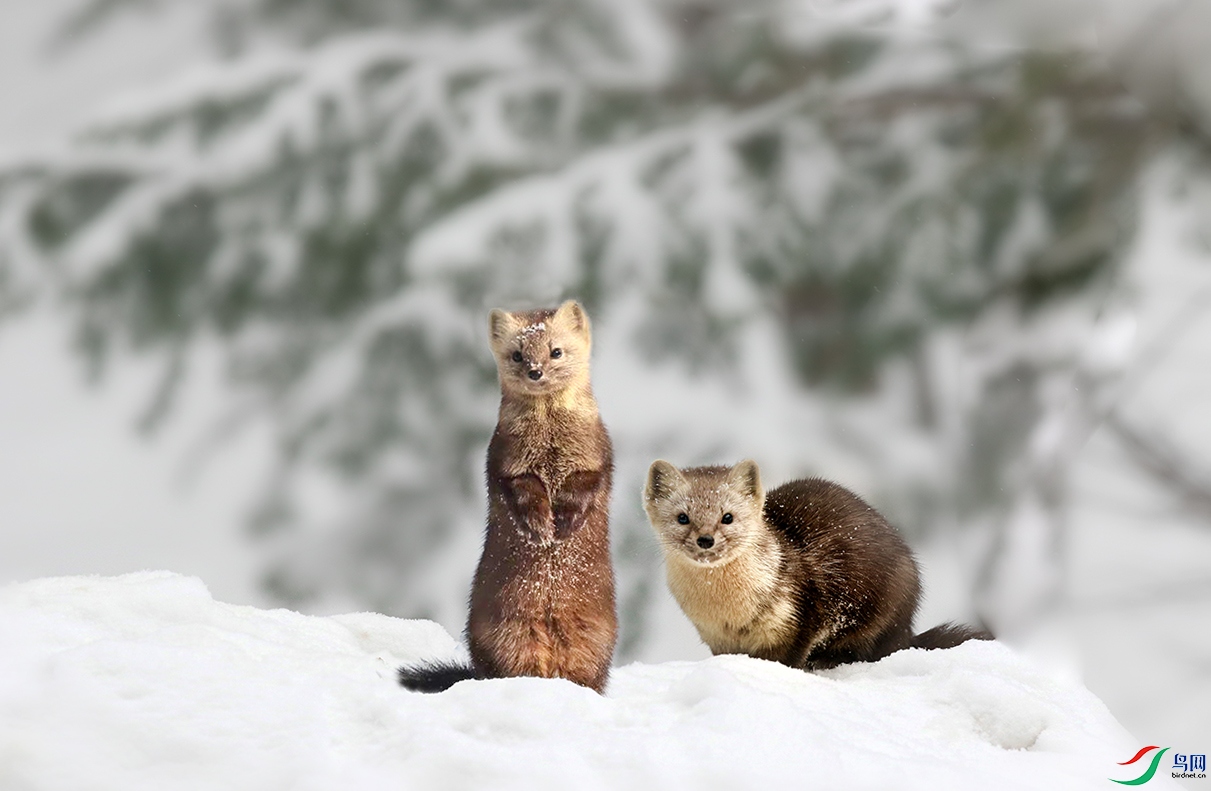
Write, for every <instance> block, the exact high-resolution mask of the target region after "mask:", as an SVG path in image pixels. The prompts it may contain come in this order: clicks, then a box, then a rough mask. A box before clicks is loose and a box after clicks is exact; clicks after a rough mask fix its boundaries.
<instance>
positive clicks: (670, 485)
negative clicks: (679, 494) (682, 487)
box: [643, 459, 685, 504]
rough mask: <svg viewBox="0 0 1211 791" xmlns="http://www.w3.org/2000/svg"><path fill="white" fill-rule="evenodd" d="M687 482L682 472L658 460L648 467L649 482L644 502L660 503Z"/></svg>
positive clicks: (645, 490)
mask: <svg viewBox="0 0 1211 791" xmlns="http://www.w3.org/2000/svg"><path fill="white" fill-rule="evenodd" d="M684 480H685V477H684V476H683V475H682V474H681V471H680V470H678V469H677V468H676V467H674V466H673V465H672V464H669V463H668V462H667V461H665V460H664V459H657V460H656V461H654V462H652V466H651V467H648V480H647V483H646V484H644V486H643V501H644V503H647V504H652V503H658V502H660V501H661V500H663V499H664V498H666V497H668V496H669V495H670V494H672V493H673V489H674V488H675V487H676V486H677V485H678V484H680V483H682V482H683V481H684Z"/></svg>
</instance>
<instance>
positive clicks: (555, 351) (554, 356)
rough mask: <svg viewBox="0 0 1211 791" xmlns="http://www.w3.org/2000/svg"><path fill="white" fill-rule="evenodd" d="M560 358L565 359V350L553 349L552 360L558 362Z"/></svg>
mask: <svg viewBox="0 0 1211 791" xmlns="http://www.w3.org/2000/svg"><path fill="white" fill-rule="evenodd" d="M560 357H563V349H552V350H551V359H552V360H558V359H559V358H560Z"/></svg>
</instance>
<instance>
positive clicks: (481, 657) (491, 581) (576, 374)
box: [401, 302, 617, 692]
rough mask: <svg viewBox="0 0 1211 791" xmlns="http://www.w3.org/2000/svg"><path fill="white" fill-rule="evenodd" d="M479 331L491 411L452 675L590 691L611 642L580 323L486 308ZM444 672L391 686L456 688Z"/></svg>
mask: <svg viewBox="0 0 1211 791" xmlns="http://www.w3.org/2000/svg"><path fill="white" fill-rule="evenodd" d="M491 333H492V348H493V352H494V354H495V355H496V358H497V366H498V370H499V373H500V379H501V403H500V414H499V418H498V421H497V425H496V432H495V433H494V434H493V436H492V440H491V442H490V444H489V445H488V459H487V484H488V525H487V531H486V534H485V538H484V548H483V555H482V556H481V557H480V561H479V567H478V568H477V569H476V572H475V579H474V582H473V584H472V587H471V606H470V616H469V618H468V622H467V636H468V642H469V644H470V651H471V661H472V665H473V667H472V668H471V669H468V672H467V673H465V674H463V675H462V676H461V677H463V678H465V677H471V675H472V674H473V675H474V676H476V677H481V678H499V677H508V676H541V677H544V678H566V679H569V680H571V681H574V682H576V683H577V684H582V685H584V686H586V687H590V688H592V689H595V690H597V691H598V692H601V691H602V690H603V689H604V687H605V684H606V680H607V677H608V674H609V667H610V660H611V658H612V656H613V653H614V643H615V639H616V636H617V618H616V615H615V609H614V571H613V566H612V564H611V561H610V541H609V501H610V487H611V482H612V474H613V449H612V447H611V444H610V438H609V435H608V434H607V433H606V429H605V426H604V425H603V424H602V421H601V418H600V416H599V415H598V412H597V403H596V401H595V400H594V398H593V394H592V390H591V388H590V384H589V350H590V345H591V344H590V331H589V323H588V317H587V316H585V314H584V311H583V309H582V308H581V307H580V306H579V305H578V304H576V303H574V302H568V303H565V304H564V305H563V306H561V307H560V309H559V310H558V311H551V310H539V311H530V312H528V313H512V314H509V313H505V312H503V311H493V313H492V322H491ZM555 349H559V350H560V354H559V356H558V357H553V356H552V352H553V350H555ZM515 354H516V355H518V356H520V358H521V359H520V360H515V359H514V355H515ZM532 371H537V372H539V373H540V377H539V378H538V379H534V378H533V377H532V376H531V372H532ZM456 670H457V668H456V666H455V667H452V666H448V665H447V666H442V665H438V666H431V667H429V668H424V669H421V670H416V671H410V670H406V669H405V670H402V671H401V682H402V683H404V685H405V686H408V687H410V688H413V689H424V690H427V691H428V690H430V689H432V688H445V686H449V684H451V683H453V682H454V681H457V680H459V677H460V676H459V674H458V673H457V672H456Z"/></svg>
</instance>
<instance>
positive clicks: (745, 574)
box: [643, 461, 992, 670]
mask: <svg viewBox="0 0 1211 791" xmlns="http://www.w3.org/2000/svg"><path fill="white" fill-rule="evenodd" d="M643 500H644V503H643V504H644V510H646V511H647V514H648V518H649V520H651V523H652V527H653V528H654V529H655V530H656V533H657V535H658V536H659V537H660V540H661V544H662V546H663V548H664V556H665V564H666V572H667V576H668V585H669V590H670V591H671V592H672V594H673V597H674V598H676V599H677V602H678V604H680V605H681V609H682V610H683V611H684V612H685V614H686V616H688V617H689V619H690V621H692V622H693V624H694V626H695V627H696V628H697V629H698V634H699V635H700V636H701V637H702V640H703V642H705V643H706V644H707V646H709V647H710V649H711V653H713V654H728V653H743V654H749V655H751V656H755V657H758V658H761V659H769V660H773V661H775V662H781V663H783V664H786V665H790V666H792V667H799V668H804V669H807V670H816V669H821V668H828V667H834V666H836V665H839V664H843V663H846V662H871V661H874V660H876V659H880V658H881V657H884V656H887V655H888V654H890V653H892V652H893V651H898V650H900V649H901V648H913V647H915V648H949V647H951V646H955V645H958V644H959V643H962V642H965V641H967V640H972V639H978V640H991V639H992V635H991V634H989V633H988V632H986V631H983V630H979V629H974V628H971V627H967V626H958V625H954V624H942V625H940V626H936V627H934V628H933V629H930V630H929V631H927V632H924V633H922V634H919V635H914V634H913V630H912V620H913V615H914V614H915V612H916V609H917V603H918V600H919V599H920V595H921V588H920V582H919V580H918V574H917V564H916V561H914V560H913V556H912V551H911V550H909V548H908V546H907V545H906V544H905V543H904V541H903V539H901V538H900V536H899V534H898V533H897V532H896V530H895V529H894V528H893V527H892V526H891V525H890V524H888V523H887V520H885V519H884V518H883V516H882V515H880V514H879V512H878V511H876V510H875V509H873V508H871V507H870V506H869V505H867V504H866V503H865V502H864V501H863V500H862V499H861V498H860V497H858V495H856V494H854V493H853V492H851V491H849V490H848V489H845V488H844V487H842V486H839V485H837V484H835V483H830V482H829V481H825V480H822V479H819V478H810V479H806V480H797V481H791V482H790V483H786V484H783V485H781V486H779V487H777V488H776V489H773V490H771V491H770V492H769V494H768V495H767V494H766V493H765V492H764V490H763V489H762V487H761V477H760V473H759V472H758V469H757V465H756V463H754V462H752V461H743V462H740V463H739V464H737V465H735V466H734V467H730V468H729V467H693V468H688V469H684V470H678V469H677V468H676V467H674V466H673V465H671V464H669V463H668V462H667V461H656V462H654V463H653V464H652V466H651V468H650V469H649V470H648V478H647V484H646V486H645V487H644V496H643Z"/></svg>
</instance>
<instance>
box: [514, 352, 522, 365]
mask: <svg viewBox="0 0 1211 791" xmlns="http://www.w3.org/2000/svg"><path fill="white" fill-rule="evenodd" d="M513 362H515V363H519V362H521V352H513Z"/></svg>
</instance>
